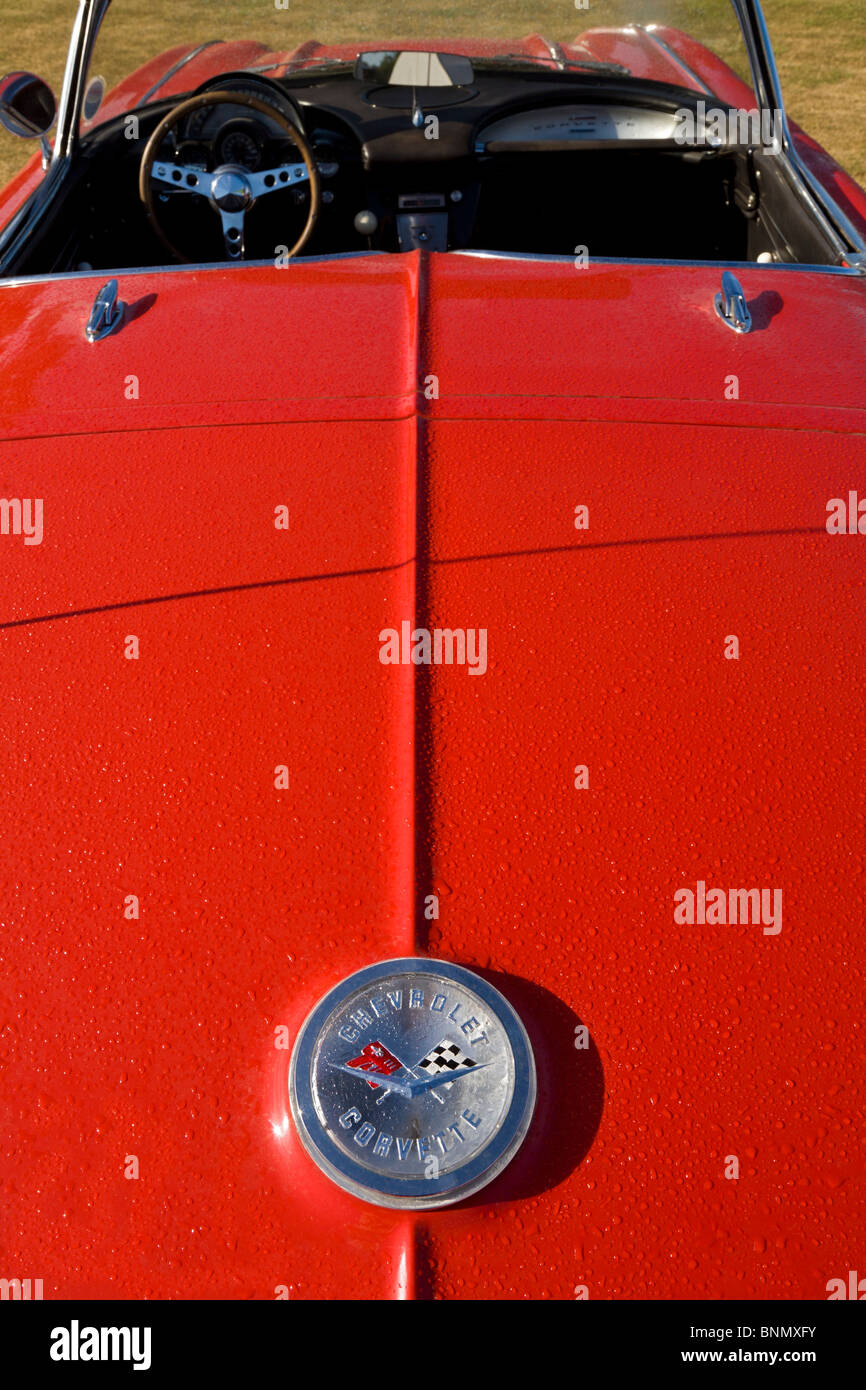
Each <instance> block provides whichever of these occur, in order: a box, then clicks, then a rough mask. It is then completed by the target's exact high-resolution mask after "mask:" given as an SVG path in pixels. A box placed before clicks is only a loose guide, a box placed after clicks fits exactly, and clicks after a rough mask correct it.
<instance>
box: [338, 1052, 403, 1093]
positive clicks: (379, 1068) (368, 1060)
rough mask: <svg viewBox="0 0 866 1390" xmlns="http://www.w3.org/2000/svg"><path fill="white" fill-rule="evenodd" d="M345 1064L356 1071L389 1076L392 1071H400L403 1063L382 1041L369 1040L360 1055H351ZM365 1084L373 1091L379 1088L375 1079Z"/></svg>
mask: <svg viewBox="0 0 866 1390" xmlns="http://www.w3.org/2000/svg"><path fill="white" fill-rule="evenodd" d="M346 1066H347V1067H357V1069H358V1071H367V1072H374V1073H375V1074H376V1075H377V1076H390V1075H391V1074H392V1072H395V1071H400V1070H401V1068H402V1066H403V1063H402V1062H401V1061H400V1058H399V1057H395V1056H394V1054H393V1052H389V1051H388V1049H387V1047H385V1045H384V1043H380V1042H371V1043H367V1046H366V1047H365V1048H364V1049H363V1050H362V1052H361V1055H360V1057H353V1058H352V1060H351V1061H350V1062H347V1063H346ZM367 1085H368V1086H370V1087H371V1088H372V1089H373V1090H374V1091H377V1090H378V1089H379V1088H378V1086H377V1084H376V1082H375V1081H368V1082H367Z"/></svg>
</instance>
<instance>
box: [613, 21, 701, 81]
mask: <svg viewBox="0 0 866 1390" xmlns="http://www.w3.org/2000/svg"><path fill="white" fill-rule="evenodd" d="M630 27H631V28H632V29H637V30H639V32H640V33H641V34H646V36H647V38H648V39H650V40H651V42H652V43H654V44H655V45H656V47H657V48H660V49H661V50H662V52H663V53H665V54H666V55H667V57H668V58H670V59H672V60H673V62H674V63H676V65H677V67H678V68H679V70H680V72H682V73H685V75H686V77H687V78H688V79H689V81H690V82H693V83H694V84H695V86H696V87H697V88H698V90H699V91H701V92H705V93H706V95H707V96H708V97H712V96H715V95H716V94H715V92H714V91H713V89H712V87H708V86H707V84H706V82H705V81H704V79H703V78H702V77H698V74H697V73H696V72H695V71H694V70H693V69H692V68H690V67H689V65H688V63H687V62H685V61H684V59H682V58H681V57H680V55H679V53H677V51H676V50H675V49H673V48H671V46H670V44H669V43H667V42H666V41H665V40H664V39H663V38H660V37H659V35H658V34H657V33H656V32H655V30H656V29H657V28H658V25H656V24H632V25H631V26H630Z"/></svg>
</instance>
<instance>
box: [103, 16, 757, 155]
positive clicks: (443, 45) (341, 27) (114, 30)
mask: <svg viewBox="0 0 866 1390" xmlns="http://www.w3.org/2000/svg"><path fill="white" fill-rule="evenodd" d="M623 26H641V32H639V33H638V32H637V31H635V30H634V29H632V31H631V33H630V34H629V35H623V34H622V33H613V32H611V31H612V30H621V29H622V28H623ZM670 29H673V30H679V31H682V32H684V33H685V34H687V35H688V36H689V40H690V41H691V42H690V43H687V44H685V45H683V44H681V43H678V44H677V52H676V53H674V52H673V51H672V48H671V45H670V42H669V40H670V37H671V35H670V33H669V30H670ZM636 38H637V39H638V42H635V39H636ZM214 40H221V41H222V42H221V43H219V44H215V43H213V41H214ZM400 43H402V44H404V45H407V46H413V45H414V46H416V47H417V46H419V45H421V46H423V47H429V48H431V49H434V50H435V49H439V50H444V51H450V52H456V53H460V52H463V53H468V54H469V55H470V56H471V57H472V58H473V59H475V60H476V61H477V62H478V63H479V64H483V65H484V66H487V64H488V63H490V62H496V61H500V62H502V63H503V64H504V65H507V66H509V67H511V68H512V69H516V68H518V67H519V66H521V65H527V64H529V63H533V64H535V65H537V66H538V67H540V68H542V69H543V68H545V67H546V68H548V69H550V70H552V71H559V72H560V73H562V72H570V73H572V74H573V75H574V77H575V80H579V79H580V77H581V73H584V74H585V75H587V76H588V75H590V74H594V75H595V76H598V75H599V74H600V73H603V72H604V71H605V70H606V69H608V70H609V71H610V73H617V72H619V73H620V74H622V75H625V76H632V77H635V78H646V77H648V76H651V75H654V74H655V73H657V71H658V57H659V53H660V52H662V53H666V54H667V55H668V59H669V61H668V63H667V65H666V72H665V80H666V81H668V82H670V83H671V84H673V85H676V86H682V87H684V88H686V89H688V90H690V91H692V92H694V91H696V90H697V91H699V92H701V93H705V92H708V91H712V90H713V88H712V82H711V81H707V78H706V76H705V77H704V80H703V81H701V79H699V78H698V77H696V75H695V73H694V70H693V65H694V64H695V63H696V62H697V63H700V61H701V54H700V50H699V48H697V46H696V45H703V46H704V47H705V48H708V49H710V50H711V52H712V53H714V54H715V55H717V58H718V59H720V60H721V61H722V63H724V64H726V65H727V66H728V67H729V68H733V69H734V71H735V72H736V73H737V74H738V75H739V76H740V77H742V78H743V79H744V80H745V81H747V82H748V85H749V87H750V88H751V85H752V83H751V77H750V74H749V66H748V61H747V58H746V51H745V44H744V42H743V38H742V33H741V30H740V26H739V22H738V19H737V16H736V13H735V11H734V8H733V5H732V3H731V0H499V3H497V4H496V5H495V6H494V5H478V4H467V5H460V6H458V5H455V4H454V3H453V0H423V2H422V3H412V2H411V0H409V3H407V0H396V3H395V2H393V0H391V2H389V0H370V3H368V4H365V5H357V4H355V3H352V4H350V3H347V0H335V3H331V4H328V5H327V6H323V5H322V4H321V0H182V2H181V3H178V4H176V5H172V6H168V5H166V6H155V5H154V4H153V3H152V0H113V3H112V4H111V6H110V8H109V10H108V13H107V15H106V18H105V20H104V21H103V25H102V29H101V32H100V34H99V36H98V38H97V41H96V44H95V48H94V53H93V57H92V61H91V64H90V73H91V75H92V76H97V75H99V76H101V77H103V78H105V80H106V82H107V86H108V90H109V93H112V89H114V88H116V87H117V85H118V84H119V83H122V86H121V87H120V89H119V90H117V91H116V92H114V93H113V94H112V95H111V96H110V97H109V98H108V99H106V101H104V102H103V104H102V106H101V107H100V108H99V110H98V112H96V113H94V115H93V117H92V120H91V121H90V122H87V121H86V120H85V121H84V126H85V128H87V129H90V128H93V126H96V125H99V124H100V123H101V122H103V121H104V120H107V119H109V118H110V117H115V116H117V115H119V114H120V113H122V112H123V111H124V110H129V109H131V107H133V106H135V105H139V104H141V102H142V91H144V92H145V94H149V93H151V92H152V93H153V94H152V96H150V99H151V100H159V99H160V98H162V97H163V96H173V95H181V94H182V93H184V92H186V91H189V90H191V89H192V88H193V87H195V86H196V85H197V84H198V83H199V82H200V81H201V80H202V70H201V66H200V63H199V60H198V59H196V60H194V61H193V62H187V63H183V61H182V60H183V59H184V57H185V56H186V53H187V51H188V50H189V48H190V46H198V45H204V44H211V50H210V51H209V52H208V54H207V61H208V63H211V62H212V63H213V64H214V66H213V67H212V68H209V71H208V73H207V75H208V76H210V75H212V74H213V73H219V72H220V71H221V70H224V71H228V70H236V69H238V68H258V69H260V70H265V71H267V72H268V73H269V75H270V76H272V77H282V76H284V75H291V73H292V72H297V71H299V70H301V69H303V68H306V70H307V71H309V70H310V68H309V65H310V64H316V65H317V66H320V67H323V68H324V67H325V66H326V65H327V66H332V65H333V64H334V63H335V62H342V63H344V64H346V65H350V64H353V63H354V59H355V57H356V55H357V53H358V51H359V50H360V49H364V48H366V49H375V48H376V47H377V46H378V47H394V46H395V44H396V45H398V46H399V44H400ZM172 50H174V51H173V52H172ZM167 51H168V52H169V53H170V57H168V58H167V59H166V58H164V57H163V58H162V59H161V61H155V60H156V59H157V58H158V57H159V56H160V55H164V54H166V52H167ZM203 54H204V51H203ZM689 59H691V62H690V61H689ZM518 60H520V61H519V62H518ZM176 63H181V66H180V67H178V69H177V71H176V72H174V73H173V74H171V75H169V76H168V78H167V79H166V76H165V74H166V70H167V69H168V68H171V67H172V66H173V65H174V64H176ZM137 69H145V70H146V71H145V72H143V73H142V78H143V79H144V80H143V81H138V82H136V83H125V82H123V79H124V78H127V77H129V76H130V75H131V74H132V73H134V72H135V71H136V70H137Z"/></svg>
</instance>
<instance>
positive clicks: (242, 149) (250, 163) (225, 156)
mask: <svg viewBox="0 0 866 1390" xmlns="http://www.w3.org/2000/svg"><path fill="white" fill-rule="evenodd" d="M219 152H220V159H221V160H222V161H223V163H224V164H242V165H243V167H244V168H245V169H257V168H258V165H259V161H260V160H261V157H262V152H261V150H260V149H259V146H258V142H257V141H256V140H255V139H254V138H253V136H252V135H248V134H247V132H246V131H245V130H232V131H229V133H228V135H225V136H223V138H222V140H221V141H220V147H219Z"/></svg>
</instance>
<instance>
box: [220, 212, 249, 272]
mask: <svg viewBox="0 0 866 1390" xmlns="http://www.w3.org/2000/svg"><path fill="white" fill-rule="evenodd" d="M219 215H220V221H221V222H222V224H223V241H224V242H225V248H226V255H227V256H228V257H229V259H230V260H233V261H238V260H241V259H242V258H243V254H244V209H243V208H241V209H240V211H238V212H226V211H225V209H224V208H220V209H219Z"/></svg>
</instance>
